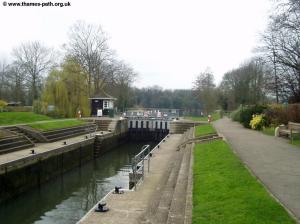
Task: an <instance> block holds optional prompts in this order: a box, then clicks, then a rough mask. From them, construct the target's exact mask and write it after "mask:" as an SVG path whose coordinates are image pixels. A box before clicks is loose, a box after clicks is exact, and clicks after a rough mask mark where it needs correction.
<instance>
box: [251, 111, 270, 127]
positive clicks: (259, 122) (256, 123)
mask: <svg viewBox="0 0 300 224" xmlns="http://www.w3.org/2000/svg"><path fill="white" fill-rule="evenodd" d="M266 123H267V122H266V118H265V115H263V114H259V115H254V116H253V118H252V120H251V121H250V127H251V128H252V129H253V130H262V129H263V128H264V127H265V126H266Z"/></svg>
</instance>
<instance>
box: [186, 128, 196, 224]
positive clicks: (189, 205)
mask: <svg viewBox="0 0 300 224" xmlns="http://www.w3.org/2000/svg"><path fill="white" fill-rule="evenodd" d="M194 133H195V132H194ZM194 148H195V143H192V145H191V156H190V166H189V174H188V175H189V176H188V185H187V192H186V207H185V217H184V224H191V223H192V221H193V183H194V177H193V166H194Z"/></svg>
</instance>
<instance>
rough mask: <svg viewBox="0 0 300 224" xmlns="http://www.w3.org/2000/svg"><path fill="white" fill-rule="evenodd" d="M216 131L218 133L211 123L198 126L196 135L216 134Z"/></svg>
mask: <svg viewBox="0 0 300 224" xmlns="http://www.w3.org/2000/svg"><path fill="white" fill-rule="evenodd" d="M214 133H216V131H215V129H214V128H213V126H212V125H211V124H205V125H199V126H196V130H195V136H196V137H198V136H202V135H208V134H214Z"/></svg>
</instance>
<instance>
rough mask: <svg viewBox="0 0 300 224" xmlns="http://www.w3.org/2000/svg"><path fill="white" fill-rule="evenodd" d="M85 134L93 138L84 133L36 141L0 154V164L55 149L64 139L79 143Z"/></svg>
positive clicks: (89, 137)
mask: <svg viewBox="0 0 300 224" xmlns="http://www.w3.org/2000/svg"><path fill="white" fill-rule="evenodd" d="M99 133H100V131H99V132H96V133H95V134H99ZM102 133H103V134H109V132H106V131H102ZM85 136H88V139H91V138H94V133H93V135H92V136H91V135H90V134H84V135H79V136H76V137H73V138H68V139H62V140H59V141H56V142H50V143H36V144H35V146H33V147H31V148H27V149H22V150H18V151H15V152H10V153H6V154H2V155H0V166H1V165H3V164H6V163H7V162H11V161H14V160H19V159H23V158H27V157H33V156H35V155H38V154H39V153H45V152H50V151H52V150H56V149H58V148H61V147H63V146H64V145H63V142H64V141H66V142H67V144H68V145H71V144H74V143H79V142H82V141H84V140H86V139H85ZM32 149H34V151H35V153H36V154H34V155H32V154H31V150H32Z"/></svg>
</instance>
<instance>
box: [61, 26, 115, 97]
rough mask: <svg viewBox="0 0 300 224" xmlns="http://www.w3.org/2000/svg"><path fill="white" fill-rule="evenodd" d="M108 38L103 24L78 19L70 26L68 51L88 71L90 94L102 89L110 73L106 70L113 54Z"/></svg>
mask: <svg viewBox="0 0 300 224" xmlns="http://www.w3.org/2000/svg"><path fill="white" fill-rule="evenodd" d="M107 40H108V38H107V36H106V34H105V33H104V31H103V30H102V28H101V26H94V25H90V24H86V23H84V22H82V21H78V22H77V23H75V24H74V25H73V26H72V27H71V28H70V32H69V43H68V45H67V52H68V54H69V55H70V56H71V57H73V58H75V59H76V60H77V61H78V63H79V64H80V65H81V66H82V67H83V68H84V69H85V70H86V71H87V73H88V92H89V95H91V94H92V92H93V91H92V90H94V92H98V91H99V90H101V89H102V88H103V87H104V85H105V83H106V81H107V78H108V75H109V74H110V73H106V72H104V68H105V64H106V63H108V61H109V60H110V59H111V56H112V51H111V50H110V49H109V47H108V43H107ZM92 88H93V89H92Z"/></svg>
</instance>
